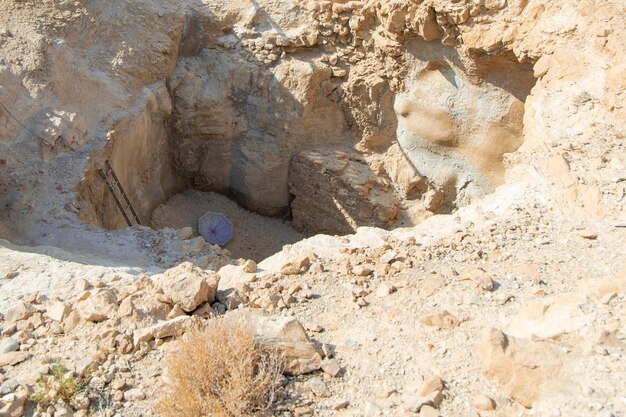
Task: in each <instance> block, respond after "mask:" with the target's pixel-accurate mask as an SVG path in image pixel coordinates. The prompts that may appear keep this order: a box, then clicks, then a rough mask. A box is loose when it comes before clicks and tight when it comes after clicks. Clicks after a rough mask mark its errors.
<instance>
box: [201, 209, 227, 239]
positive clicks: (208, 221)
mask: <svg viewBox="0 0 626 417" xmlns="http://www.w3.org/2000/svg"><path fill="white" fill-rule="evenodd" d="M198 228H199V229H200V234H201V235H202V237H204V238H205V239H206V241H207V242H209V243H211V244H213V245H215V244H217V245H225V244H227V243H228V242H229V241H230V240H231V239H232V238H233V224H232V223H231V222H230V220H228V218H227V217H226V216H224V215H223V214H222V213H215V212H212V211H208V212H206V213H205V214H204V215H203V216H202V217H200V219H199V220H198Z"/></svg>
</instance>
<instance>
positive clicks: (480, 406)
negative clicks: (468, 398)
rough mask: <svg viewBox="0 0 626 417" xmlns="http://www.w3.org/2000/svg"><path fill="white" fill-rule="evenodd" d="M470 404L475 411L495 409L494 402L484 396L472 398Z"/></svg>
mask: <svg viewBox="0 0 626 417" xmlns="http://www.w3.org/2000/svg"><path fill="white" fill-rule="evenodd" d="M472 404H473V405H474V407H475V408H476V409H477V410H481V411H491V410H494V409H495V408H496V402H495V401H494V400H493V399H491V398H490V397H488V396H486V395H484V394H479V395H477V396H476V397H474V400H472Z"/></svg>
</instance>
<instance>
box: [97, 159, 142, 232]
mask: <svg viewBox="0 0 626 417" xmlns="http://www.w3.org/2000/svg"><path fill="white" fill-rule="evenodd" d="M104 166H105V169H106V171H105V170H104V169H99V170H98V172H99V173H100V176H101V177H102V179H103V180H104V181H105V182H106V184H107V187H109V191H111V194H113V198H114V199H115V203H116V204H117V207H118V208H119V209H120V211H121V212H122V215H123V216H124V219H125V220H126V223H128V225H129V226H133V222H132V220H134V221H135V224H138V225H140V226H143V223H142V222H141V219H140V218H139V215H138V214H137V212H136V211H135V208H134V207H133V205H132V204H131V202H130V200H129V199H128V196H127V195H126V192H124V188H122V184H121V183H120V180H119V179H118V178H117V175H115V171H114V170H113V167H112V166H111V163H110V162H109V161H108V160H106V161H104ZM131 219H132V220H131Z"/></svg>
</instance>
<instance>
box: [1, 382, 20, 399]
mask: <svg viewBox="0 0 626 417" xmlns="http://www.w3.org/2000/svg"><path fill="white" fill-rule="evenodd" d="M19 386H20V385H19V384H18V383H17V381H16V380H14V379H7V380H6V381H4V382H3V383H2V384H1V385H0V397H2V396H4V395H7V394H10V393H12V392H14V391H15V390H16V389H17V388H18V387H19Z"/></svg>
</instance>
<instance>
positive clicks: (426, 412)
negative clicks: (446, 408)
mask: <svg viewBox="0 0 626 417" xmlns="http://www.w3.org/2000/svg"><path fill="white" fill-rule="evenodd" d="M420 417H439V412H438V411H437V410H436V409H435V407H432V406H430V405H425V406H423V407H422V409H421V410H420Z"/></svg>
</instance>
